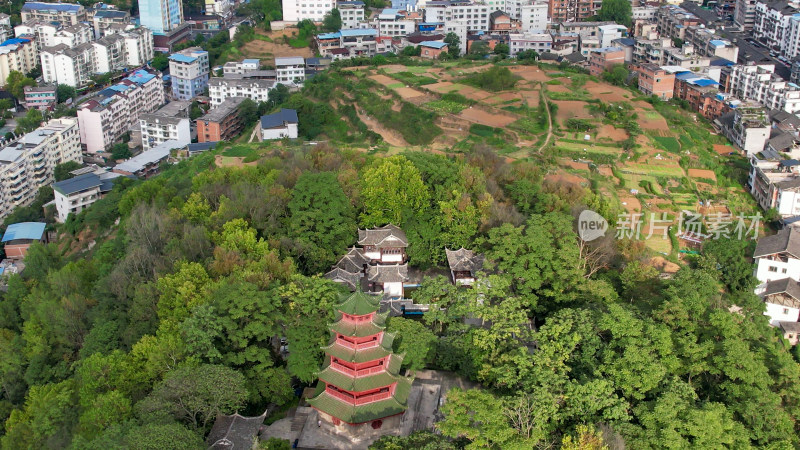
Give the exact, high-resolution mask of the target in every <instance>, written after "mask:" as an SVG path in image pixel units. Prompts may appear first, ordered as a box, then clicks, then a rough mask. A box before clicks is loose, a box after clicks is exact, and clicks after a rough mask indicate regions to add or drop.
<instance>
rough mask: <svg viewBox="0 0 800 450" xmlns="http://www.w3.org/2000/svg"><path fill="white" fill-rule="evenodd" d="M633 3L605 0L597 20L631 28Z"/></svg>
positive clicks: (621, 0) (620, 0)
mask: <svg viewBox="0 0 800 450" xmlns="http://www.w3.org/2000/svg"><path fill="white" fill-rule="evenodd" d="M632 16H633V12H632V8H631V3H630V2H628V1H625V0H603V4H602V5H601V6H600V10H599V11H598V12H597V18H598V19H599V20H602V21H611V22H615V23H618V24H620V25H625V26H626V27H630V26H631V24H632Z"/></svg>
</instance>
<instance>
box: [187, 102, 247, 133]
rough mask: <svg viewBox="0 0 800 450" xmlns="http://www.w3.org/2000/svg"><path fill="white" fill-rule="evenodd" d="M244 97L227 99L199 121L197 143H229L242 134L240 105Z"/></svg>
mask: <svg viewBox="0 0 800 450" xmlns="http://www.w3.org/2000/svg"><path fill="white" fill-rule="evenodd" d="M242 101H244V97H230V98H226V99H225V100H224V101H223V102H222V103H221V104H220V105H219V106H217V107H216V108H214V109H212V110H210V111H209V112H208V113H207V114H206V115H204V116H203V117H201V118H199V119H197V142H217V141H228V140H231V139H233V138H234V137H236V136H238V135H239V133H241V132H242V121H241V120H240V118H239V105H240V104H241V103H242Z"/></svg>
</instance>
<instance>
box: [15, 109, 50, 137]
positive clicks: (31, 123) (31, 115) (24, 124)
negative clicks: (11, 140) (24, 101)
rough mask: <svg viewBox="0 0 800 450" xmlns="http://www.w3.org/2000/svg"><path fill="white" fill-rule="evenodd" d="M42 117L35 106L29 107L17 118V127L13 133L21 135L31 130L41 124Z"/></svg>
mask: <svg viewBox="0 0 800 450" xmlns="http://www.w3.org/2000/svg"><path fill="white" fill-rule="evenodd" d="M43 120H44V117H43V116H42V112H41V111H39V110H38V109H36V108H32V109H29V110H28V111H27V112H26V113H25V115H24V116H22V117H20V118H18V119H17V128H16V129H15V130H14V133H16V134H18V135H21V134H25V133H28V132H30V131H33V130H35V129H37V128H39V127H40V126H41V125H42V121H43Z"/></svg>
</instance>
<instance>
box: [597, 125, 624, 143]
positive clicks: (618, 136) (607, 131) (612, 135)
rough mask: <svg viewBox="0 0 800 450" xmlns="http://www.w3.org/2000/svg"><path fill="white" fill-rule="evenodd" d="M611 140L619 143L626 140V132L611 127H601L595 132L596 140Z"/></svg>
mask: <svg viewBox="0 0 800 450" xmlns="http://www.w3.org/2000/svg"><path fill="white" fill-rule="evenodd" d="M604 138H605V139H611V140H612V141H615V142H619V141H624V140H625V139H628V132H627V131H625V130H623V129H622V128H614V126H613V125H603V126H601V127H600V128H599V129H598V130H597V139H604Z"/></svg>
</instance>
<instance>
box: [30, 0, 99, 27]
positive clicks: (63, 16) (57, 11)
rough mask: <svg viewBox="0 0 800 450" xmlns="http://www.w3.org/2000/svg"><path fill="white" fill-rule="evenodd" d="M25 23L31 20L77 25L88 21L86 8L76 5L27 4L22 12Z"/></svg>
mask: <svg viewBox="0 0 800 450" xmlns="http://www.w3.org/2000/svg"><path fill="white" fill-rule="evenodd" d="M20 17H21V18H22V21H23V22H27V21H29V20H31V19H36V20H41V21H43V22H59V23H62V24H68V25H75V24H76V23H78V22H85V21H86V18H87V17H86V8H84V7H83V5H77V4H74V3H45V2H25V4H24V5H22V10H21V11H20Z"/></svg>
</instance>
